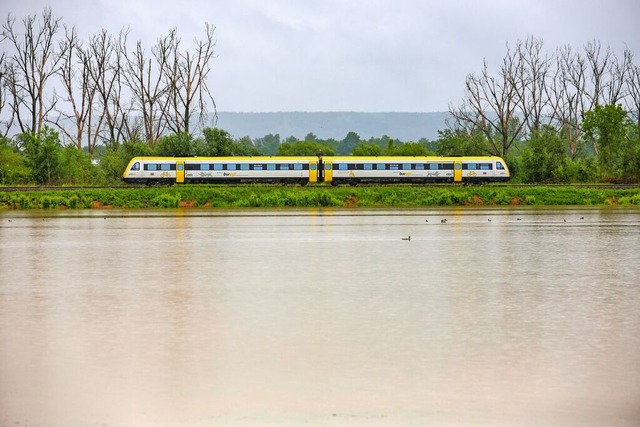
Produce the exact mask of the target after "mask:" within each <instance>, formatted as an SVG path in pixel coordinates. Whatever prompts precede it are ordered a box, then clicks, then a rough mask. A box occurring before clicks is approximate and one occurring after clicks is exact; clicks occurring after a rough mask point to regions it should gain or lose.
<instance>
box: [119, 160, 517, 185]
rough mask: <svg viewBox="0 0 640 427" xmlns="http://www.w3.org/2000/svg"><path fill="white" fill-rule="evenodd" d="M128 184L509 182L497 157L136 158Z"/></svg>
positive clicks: (129, 170) (126, 177) (127, 171)
mask: <svg viewBox="0 0 640 427" xmlns="http://www.w3.org/2000/svg"><path fill="white" fill-rule="evenodd" d="M122 179H123V181H125V182H127V183H144V184H148V185H153V184H162V183H164V184H174V183H178V184H179V183H250V182H265V183H292V184H301V185H305V184H307V183H316V182H328V183H331V184H333V185H339V184H350V185H356V184H359V183H379V184H386V183H424V184H426V183H474V184H480V183H488V182H501V181H508V180H509V179H510V175H509V169H508V168H507V165H506V163H505V162H504V160H503V159H502V158H500V157H482V156H480V157H346V156H345V157H322V156H319V157H266V156H264V157H135V158H133V159H131V161H130V162H129V164H128V165H127V168H126V169H125V171H124V173H123V176H122Z"/></svg>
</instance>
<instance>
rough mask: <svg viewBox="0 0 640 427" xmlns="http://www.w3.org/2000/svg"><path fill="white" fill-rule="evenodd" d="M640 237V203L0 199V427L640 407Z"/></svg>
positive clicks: (543, 413)
mask: <svg viewBox="0 0 640 427" xmlns="http://www.w3.org/2000/svg"><path fill="white" fill-rule="evenodd" d="M444 219H446V220H447V221H446V222H445V223H443V222H442V221H443V220H444ZM409 236H410V237H411V239H410V240H405V239H407V238H408V237H409ZM403 238H404V239H403ZM639 250H640V211H638V210H621V209H614V210H612V209H608V210H601V209H590V210H569V209H565V210H487V209H478V210H469V209H462V210H441V211H435V210H406V211H405V210H400V211H367V210H355V211H351V210H350V211H344V210H337V211H335V210H334V211H332V210H300V211H297V210H296V211H269V210H267V211H244V210H243V211H194V210H187V211H108V212H94V211H70V212H54V213H51V212H0V426H13V425H21V426H22V425H24V426H218V425H222V426H268V425H274V426H282V425H287V426H298V425H328V426H398V425H402V426H413V425H415V426H424V425H438V426H485V425H491V426H513V425H518V426H529V425H531V426H538V425H544V426H566V425H580V426H602V425H618V426H635V425H639V424H640V285H638V283H639V282H640V281H639V279H638V277H639V276H640V274H639V273H640V256H639Z"/></svg>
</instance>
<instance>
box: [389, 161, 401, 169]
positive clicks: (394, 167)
mask: <svg viewBox="0 0 640 427" xmlns="http://www.w3.org/2000/svg"><path fill="white" fill-rule="evenodd" d="M399 168H400V167H399V166H398V164H397V163H392V164H390V165H389V170H392V171H397V170H398V169H399Z"/></svg>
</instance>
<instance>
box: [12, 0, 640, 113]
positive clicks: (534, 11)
mask: <svg viewBox="0 0 640 427" xmlns="http://www.w3.org/2000/svg"><path fill="white" fill-rule="evenodd" d="M47 5H50V6H51V7H52V11H53V14H54V15H55V16H57V17H60V18H62V20H63V22H64V23H66V24H67V25H70V26H71V25H75V26H76V27H77V28H78V30H79V32H80V34H81V36H83V38H84V39H87V38H88V35H89V34H92V33H95V32H97V31H99V30H100V29H101V28H106V29H107V30H109V31H111V32H113V34H117V32H118V31H119V30H120V29H122V28H124V27H130V30H131V36H130V37H132V38H135V39H136V40H141V41H142V42H143V43H144V44H145V45H146V46H151V45H152V44H153V43H154V42H155V41H156V40H157V38H158V37H160V36H163V35H165V34H166V33H167V32H168V31H169V29H170V28H173V27H176V28H177V30H178V34H179V36H180V37H181V39H182V43H183V44H185V46H186V45H188V43H190V42H191V41H192V40H193V39H194V38H195V37H197V38H204V37H203V36H204V32H205V22H206V23H209V24H211V25H213V26H215V27H216V30H215V38H216V41H217V42H216V54H217V57H216V59H215V60H214V62H213V71H212V74H211V78H210V80H209V86H210V88H211V90H212V92H213V95H214V98H215V101H216V103H217V107H218V110H219V111H238V112H273V111H362V112H394V111H397V112H431V111H446V110H447V109H448V105H449V103H450V102H452V101H453V102H457V101H458V100H460V98H461V97H462V95H463V86H464V79H465V76H466V75H467V74H469V73H477V72H478V71H480V70H481V68H482V63H483V59H487V61H488V63H489V67H490V69H493V70H497V68H498V66H499V62H500V60H501V59H502V58H503V57H504V55H505V53H506V48H505V45H506V43H507V42H509V43H510V44H511V45H515V43H516V42H517V41H518V40H524V39H526V37H527V36H529V35H532V36H534V37H537V38H541V39H543V40H544V43H545V47H546V49H547V50H548V51H550V52H552V51H554V50H555V49H556V48H557V47H559V46H563V45H567V44H569V45H571V46H573V47H574V48H582V47H583V46H584V45H585V44H586V43H587V42H588V41H590V40H593V39H596V40H599V41H600V42H601V43H603V44H605V45H609V46H611V48H612V49H613V50H614V51H615V52H616V53H621V52H622V51H623V50H624V49H625V47H628V48H629V49H630V50H631V51H632V52H633V53H634V54H635V61H634V62H635V64H636V65H639V64H640V25H639V22H640V0H484V1H483V0H467V1H456V0H437V1H432V0H182V1H180V0H55V1H52V0H48V1H47V0H0V11H1V12H2V20H4V19H6V16H7V14H8V13H12V14H13V15H15V16H16V17H18V18H22V17H24V16H25V15H27V14H32V13H40V12H41V11H42V10H43V8H44V7H45V6H47Z"/></svg>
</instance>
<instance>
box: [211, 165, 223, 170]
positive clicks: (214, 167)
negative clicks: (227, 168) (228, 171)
mask: <svg viewBox="0 0 640 427" xmlns="http://www.w3.org/2000/svg"><path fill="white" fill-rule="evenodd" d="M213 170H214V171H221V170H224V169H223V167H222V163H214V164H213Z"/></svg>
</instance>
